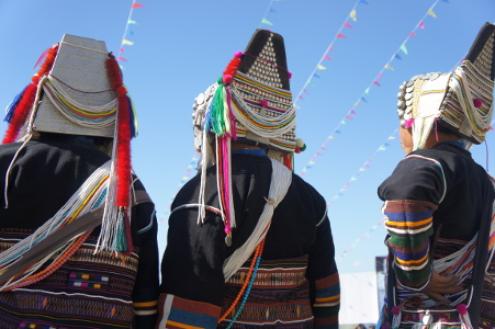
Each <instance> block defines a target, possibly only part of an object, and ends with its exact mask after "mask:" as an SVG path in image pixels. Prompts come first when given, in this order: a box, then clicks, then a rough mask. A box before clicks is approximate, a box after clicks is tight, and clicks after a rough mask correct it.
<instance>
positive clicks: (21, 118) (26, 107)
mask: <svg viewBox="0 0 495 329" xmlns="http://www.w3.org/2000/svg"><path fill="white" fill-rule="evenodd" d="M57 51H58V45H56V46H53V47H52V48H50V50H49V51H48V53H47V55H46V58H45V61H44V62H43V65H41V68H40V70H39V71H38V72H37V73H36V74H35V75H34V76H33V77H32V78H31V83H30V84H29V85H28V86H27V88H26V91H25V92H24V93H23V95H22V98H21V100H20V101H19V104H18V105H17V107H16V109H15V111H14V113H13V116H12V120H11V121H10V123H9V126H8V128H7V131H6V132H5V136H4V137H3V141H2V143H3V144H10V143H13V142H15V141H16V139H17V136H18V135H19V131H20V130H21V128H22V126H23V125H24V123H25V122H26V119H27V117H28V115H29V113H30V112H31V109H32V107H33V104H34V99H35V97H36V91H37V90H38V85H39V83H40V79H41V77H43V76H44V75H46V74H48V72H49V71H50V70H51V68H52V66H53V62H54V61H55V57H56V56H57Z"/></svg>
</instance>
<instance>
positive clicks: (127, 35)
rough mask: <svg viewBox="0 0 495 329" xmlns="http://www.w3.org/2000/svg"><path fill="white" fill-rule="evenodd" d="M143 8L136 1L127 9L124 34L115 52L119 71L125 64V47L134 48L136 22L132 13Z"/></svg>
mask: <svg viewBox="0 0 495 329" xmlns="http://www.w3.org/2000/svg"><path fill="white" fill-rule="evenodd" d="M141 8H143V4H142V3H140V2H137V0H132V3H131V7H130V8H129V15H128V16H127V21H126V24H125V28H124V33H123V34H122V40H121V41H120V47H119V51H118V52H117V56H116V59H117V61H118V62H119V66H120V69H121V70H123V69H124V64H125V63H127V56H126V54H125V53H126V49H127V47H131V46H134V41H133V40H132V39H134V26H135V25H136V24H137V21H136V20H135V19H134V11H135V10H136V9H141Z"/></svg>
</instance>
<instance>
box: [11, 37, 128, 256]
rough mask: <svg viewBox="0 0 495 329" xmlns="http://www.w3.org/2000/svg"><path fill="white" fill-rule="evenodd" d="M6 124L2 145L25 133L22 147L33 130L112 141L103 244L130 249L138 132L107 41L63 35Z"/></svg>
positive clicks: (16, 100)
mask: <svg viewBox="0 0 495 329" xmlns="http://www.w3.org/2000/svg"><path fill="white" fill-rule="evenodd" d="M6 121H7V122H9V126H8V128H7V131H6V134H5V137H4V139H3V143H4V144H8V143H13V142H15V141H17V140H18V137H19V135H21V132H22V134H23V136H22V137H21V138H20V139H19V140H20V141H23V142H24V143H23V144H22V145H21V148H22V147H24V146H25V145H26V143H27V142H28V141H29V140H30V139H31V137H32V135H33V133H34V132H42V133H58V134H69V135H82V136H99V137H108V138H113V152H112V166H111V172H110V186H109V191H108V194H107V196H106V202H105V214H104V219H103V224H102V229H101V235H100V240H99V246H100V247H101V248H102V249H110V250H116V251H122V250H128V249H132V246H131V245H130V244H131V242H132V241H131V240H130V239H129V237H130V233H129V232H130V231H129V230H130V228H129V225H130V214H131V209H130V208H131V207H130V189H131V185H132V179H131V178H132V177H131V170H132V168H131V152H130V140H131V138H132V137H134V135H135V132H136V123H135V115H134V112H133V109H132V105H131V101H130V98H129V97H128V96H127V90H126V88H125V87H124V85H123V81H122V73H121V71H120V68H119V65H118V63H117V61H116V60H115V58H114V57H113V55H112V54H110V53H108V52H107V49H106V46H105V43H104V42H103V41H97V40H93V39H88V38H83V37H78V36H73V35H65V36H64V37H63V38H62V41H61V42H60V44H57V45H54V46H53V47H52V48H50V49H49V50H48V51H47V53H46V55H45V59H44V62H43V64H42V65H41V68H40V70H39V71H38V73H36V74H35V75H34V76H33V78H32V79H31V83H30V84H29V85H28V86H27V87H26V88H25V89H24V90H23V91H22V93H21V94H20V95H18V96H17V97H16V98H15V99H14V101H13V102H12V104H11V105H10V108H9V111H8V113H7V116H6ZM17 153H19V152H17ZM12 161H13V162H14V161H15V158H14V159H13V160H12ZM6 181H7V182H8V173H7V180H6ZM6 204H7V198H6ZM123 236H124V238H123ZM126 238H127V241H126ZM117 240H118V241H117Z"/></svg>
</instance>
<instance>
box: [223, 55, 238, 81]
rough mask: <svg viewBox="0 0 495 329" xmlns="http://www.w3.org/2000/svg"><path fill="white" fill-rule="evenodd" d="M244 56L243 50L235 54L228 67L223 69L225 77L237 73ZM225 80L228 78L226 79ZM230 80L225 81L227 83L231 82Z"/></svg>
mask: <svg viewBox="0 0 495 329" xmlns="http://www.w3.org/2000/svg"><path fill="white" fill-rule="evenodd" d="M242 56H243V54H242V53H241V52H237V53H236V54H235V55H234V58H232V60H231V61H230V63H229V65H227V67H226V68H225V70H224V71H223V76H224V77H233V76H234V75H235V73H236V72H237V69H238V68H239V65H240V64H241V60H242ZM224 80H226V79H224ZM231 80H232V78H230V81H231ZM230 81H229V79H227V81H224V82H226V84H229V83H230Z"/></svg>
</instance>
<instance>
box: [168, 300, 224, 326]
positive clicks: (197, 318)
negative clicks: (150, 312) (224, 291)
mask: <svg viewBox="0 0 495 329" xmlns="http://www.w3.org/2000/svg"><path fill="white" fill-rule="evenodd" d="M162 298H163V299H164V300H163V305H162V306H161V307H160V309H161V311H162V314H163V316H162V318H161V320H160V324H159V327H158V328H181V329H195V328H215V327H216V325H217V318H218V317H219V316H220V312H221V308H220V307H219V306H216V305H213V304H209V303H205V302H198V301H194V300H190V299H184V298H180V297H177V296H174V295H171V294H166V295H164V296H162Z"/></svg>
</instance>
